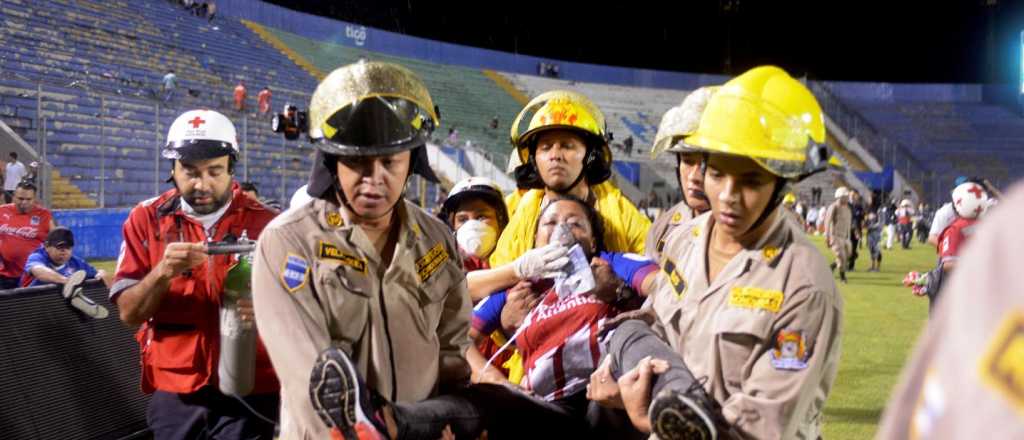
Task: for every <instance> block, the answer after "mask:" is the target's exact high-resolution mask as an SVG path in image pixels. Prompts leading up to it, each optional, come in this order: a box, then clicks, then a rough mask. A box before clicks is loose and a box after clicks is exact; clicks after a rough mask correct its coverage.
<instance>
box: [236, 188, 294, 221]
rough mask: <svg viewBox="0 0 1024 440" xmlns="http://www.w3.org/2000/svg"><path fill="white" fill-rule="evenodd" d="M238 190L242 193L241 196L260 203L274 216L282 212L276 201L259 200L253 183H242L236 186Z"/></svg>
mask: <svg viewBox="0 0 1024 440" xmlns="http://www.w3.org/2000/svg"><path fill="white" fill-rule="evenodd" d="M238 189H239V190H240V191H242V194H243V195H245V196H246V197H248V198H249V199H250V200H252V201H254V202H259V203H262V204H263V206H264V207H265V208H268V209H269V210H270V211H273V212H274V213H275V214H278V213H280V212H281V211H283V209H282V206H281V204H280V203H279V202H278V201H277V200H273V199H270V200H267V199H263V198H260V192H259V190H258V189H257V187H256V183H255V182H251V181H249V182H242V183H240V184H239V185H238Z"/></svg>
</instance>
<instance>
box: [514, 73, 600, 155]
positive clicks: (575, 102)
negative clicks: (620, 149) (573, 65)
mask: <svg viewBox="0 0 1024 440" xmlns="http://www.w3.org/2000/svg"><path fill="white" fill-rule="evenodd" d="M531 113H532V116H531V118H530V125H529V126H528V127H527V128H526V131H525V132H523V133H522V134H520V133H519V129H520V127H519V125H520V124H521V123H522V121H523V119H524V118H525V117H526V116H528V115H530V114H531ZM558 128H561V129H568V130H572V131H575V132H577V133H579V134H581V135H583V137H584V139H586V140H587V143H588V145H590V143H591V142H592V141H594V142H595V143H600V144H601V145H600V146H602V147H603V148H604V149H605V150H607V149H608V144H607V138H606V129H605V122H604V113H601V110H600V109H598V108H597V106H596V105H594V103H593V102H591V101H590V98H587V97H586V96H583V95H582V94H580V93H576V92H572V91H568V90H552V91H550V92H545V93H542V94H540V95H538V96H537V97H536V98H533V100H531V101H530V103H529V104H526V107H524V108H523V110H522V111H520V112H519V115H518V116H516V119H515V121H513V122H512V129H511V132H510V136H511V139H512V145H514V146H515V147H516V149H517V150H518V152H519V160H520V161H521V162H522V163H528V162H529V161H530V160H529V156H530V151H529V150H530V147H531V146H533V144H534V143H535V142H536V141H537V134H539V133H541V132H543V131H546V130H551V129H558ZM606 156H609V157H610V156H611V152H608V153H607V154H606Z"/></svg>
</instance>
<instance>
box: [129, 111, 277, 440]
mask: <svg viewBox="0 0 1024 440" xmlns="http://www.w3.org/2000/svg"><path fill="white" fill-rule="evenodd" d="M236 139H237V137H236V134H235V128H234V126H233V125H232V123H231V121H230V120H228V118H227V117H225V116H224V115H222V114H220V113H217V112H214V111H210V110H192V111H188V112H185V113H184V114H182V115H181V116H179V117H178V118H177V119H176V120H175V121H174V123H173V124H172V125H171V127H170V130H169V132H168V134H167V144H166V146H165V147H164V150H163V156H164V157H165V158H167V159H170V160H172V162H173V163H172V171H171V180H172V181H173V182H174V189H172V190H170V191H167V192H165V193H163V194H161V195H160V196H158V197H155V198H153V199H149V200H146V201H144V202H142V203H140V204H139V205H137V206H136V207H135V208H134V209H132V211H131V213H130V214H129V215H128V220H126V221H125V224H124V227H123V234H124V243H123V244H122V247H121V255H120V257H119V258H118V264H117V274H116V276H115V280H114V285H113V287H112V288H111V289H110V302H112V303H114V304H116V305H117V307H118V309H119V313H120V317H121V320H122V321H123V322H124V323H125V324H127V325H130V326H140V327H139V330H138V332H137V333H136V336H135V337H136V339H137V340H138V341H139V351H140V353H141V356H142V362H141V363H142V375H141V376H142V390H143V392H145V393H152V394H153V396H152V398H151V399H150V403H149V411H148V413H147V421H148V423H149V427H150V429H151V430H152V431H153V435H154V438H156V439H157V440H163V439H194V438H212V439H243V438H244V439H257V438H263V439H270V438H273V434H274V424H275V423H276V422H275V420H276V419H277V412H278V405H279V402H280V399H279V393H278V390H279V384H278V381H277V377H276V375H275V374H274V370H273V368H272V366H271V364H270V360H269V358H268V357H267V352H266V349H265V348H264V347H263V344H262V342H260V341H257V351H256V361H255V386H254V389H253V391H252V392H251V394H249V395H248V396H245V397H244V398H243V397H239V396H228V395H224V394H222V393H221V392H220V391H219V390H218V388H217V384H218V377H217V374H216V373H217V368H218V365H217V363H218V358H219V351H220V306H221V301H222V297H221V295H222V291H223V287H224V279H225V275H226V274H227V272H228V270H229V268H230V267H231V265H232V264H233V263H235V262H236V261H237V258H238V257H237V256H236V255H209V254H208V253H207V247H206V244H205V242H206V241H208V240H214V241H221V240H225V239H229V240H230V239H231V237H234V238H239V237H242V236H243V235H244V236H247V237H249V238H251V239H255V238H257V237H259V234H260V232H261V231H262V230H263V228H264V226H266V225H267V223H269V222H270V221H271V220H272V219H273V217H274V213H273V211H271V210H270V209H267V208H266V207H265V206H263V205H262V204H260V203H259V202H257V201H254V200H252V199H250V198H248V197H246V196H245V195H244V194H243V193H242V192H241V190H240V188H239V185H238V183H236V182H235V181H234V166H235V163H236V161H237V155H238V145H237V143H236ZM238 309H239V314H240V315H241V320H242V321H243V322H244V321H249V322H252V320H253V309H252V301H251V300H244V299H243V300H239V301H238Z"/></svg>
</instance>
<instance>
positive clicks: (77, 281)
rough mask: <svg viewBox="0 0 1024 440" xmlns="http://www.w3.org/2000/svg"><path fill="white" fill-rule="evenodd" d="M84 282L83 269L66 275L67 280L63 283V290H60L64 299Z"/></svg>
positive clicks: (68, 297)
mask: <svg viewBox="0 0 1024 440" xmlns="http://www.w3.org/2000/svg"><path fill="white" fill-rule="evenodd" d="M83 282H85V271H84V270H80V271H78V272H75V273H73V274H71V276H69V277H68V282H66V283H64V291H63V292H61V293H62V294H63V295H64V299H70V298H71V296H72V295H74V294H75V289H77V288H78V287H79V286H81V285H82V283H83Z"/></svg>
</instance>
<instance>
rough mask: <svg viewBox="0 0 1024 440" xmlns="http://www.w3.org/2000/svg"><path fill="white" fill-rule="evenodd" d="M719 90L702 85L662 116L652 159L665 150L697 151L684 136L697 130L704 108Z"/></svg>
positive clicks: (672, 151)
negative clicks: (685, 141)
mask: <svg viewBox="0 0 1024 440" xmlns="http://www.w3.org/2000/svg"><path fill="white" fill-rule="evenodd" d="M717 91H718V86H707V87H701V88H699V89H697V90H694V91H692V92H690V94H689V95H686V98H685V99H683V102H682V104H679V105H677V106H675V107H672V108H670V109H668V111H667V112H665V115H664V116H662V117H661V124H659V125H658V133H657V134H656V135H655V136H654V146H653V147H651V158H652V159H653V158H655V157H657V156H658V155H659V154H661V152H663V151H668V152H670V153H687V152H694V151H697V150H694V149H693V148H691V147H690V146H688V145H686V143H684V142H683V138H685V137H686V136H689V135H691V134H693V133H694V132H695V131H697V125H698V124H699V123H700V117H701V115H702V114H704V109H705V108H706V107H707V105H708V101H709V100H710V99H711V96H712V95H714V94H715V92H717Z"/></svg>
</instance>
